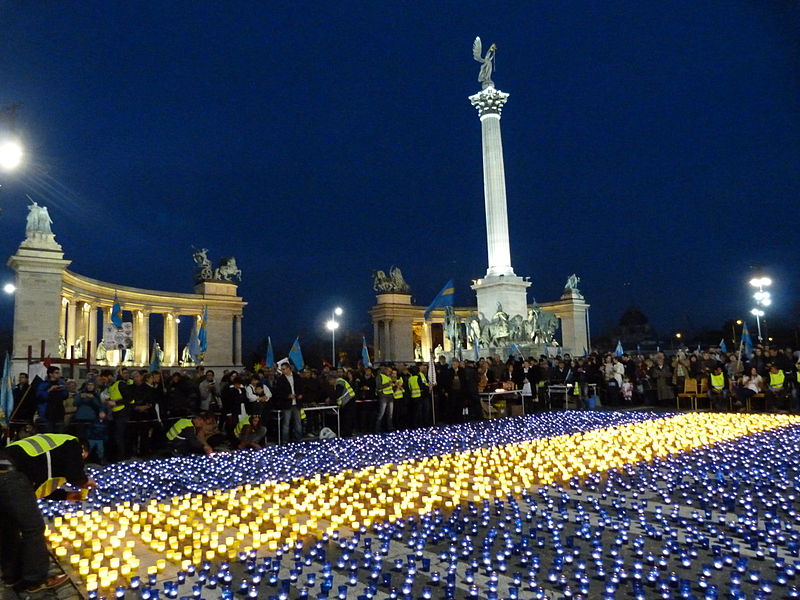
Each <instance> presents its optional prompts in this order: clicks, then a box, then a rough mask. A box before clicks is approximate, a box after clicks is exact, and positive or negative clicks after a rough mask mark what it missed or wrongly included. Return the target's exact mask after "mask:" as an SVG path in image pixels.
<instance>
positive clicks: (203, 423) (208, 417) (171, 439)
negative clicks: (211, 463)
mask: <svg viewBox="0 0 800 600" xmlns="http://www.w3.org/2000/svg"><path fill="white" fill-rule="evenodd" d="M215 431H216V417H215V416H214V415H213V414H211V413H200V414H199V415H197V416H196V417H192V418H191V419H187V418H182V419H178V420H177V421H175V423H174V424H173V425H172V427H170V428H169V430H168V431H167V435H166V437H167V445H168V446H169V447H170V449H171V450H172V453H173V454H180V455H188V454H203V453H205V454H211V453H212V452H214V449H213V448H212V447H211V445H210V444H209V443H208V438H209V437H211V435H212V434H213V433H214V432H215Z"/></svg>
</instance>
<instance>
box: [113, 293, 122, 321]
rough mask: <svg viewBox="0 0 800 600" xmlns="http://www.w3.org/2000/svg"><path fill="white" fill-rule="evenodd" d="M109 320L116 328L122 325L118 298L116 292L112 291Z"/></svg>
mask: <svg viewBox="0 0 800 600" xmlns="http://www.w3.org/2000/svg"><path fill="white" fill-rule="evenodd" d="M111 322H112V323H113V324H114V327H116V328H117V329H119V328H120V327H122V306H121V305H120V303H119V298H117V292H114V305H113V306H112V307H111Z"/></svg>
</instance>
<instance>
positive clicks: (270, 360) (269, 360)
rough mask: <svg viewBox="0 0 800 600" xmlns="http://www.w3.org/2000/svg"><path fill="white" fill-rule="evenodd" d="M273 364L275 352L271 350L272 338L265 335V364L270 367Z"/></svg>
mask: <svg viewBox="0 0 800 600" xmlns="http://www.w3.org/2000/svg"><path fill="white" fill-rule="evenodd" d="M274 366H275V352H273V351H272V338H271V337H269V336H267V364H266V367H267V368H268V369H271V368H272V367H274Z"/></svg>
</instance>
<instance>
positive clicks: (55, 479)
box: [6, 433, 97, 500]
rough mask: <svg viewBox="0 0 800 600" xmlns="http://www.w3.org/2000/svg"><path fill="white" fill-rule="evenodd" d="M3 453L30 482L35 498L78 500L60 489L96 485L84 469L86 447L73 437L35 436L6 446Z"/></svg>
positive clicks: (49, 434) (74, 494) (79, 496)
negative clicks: (64, 486)
mask: <svg viewBox="0 0 800 600" xmlns="http://www.w3.org/2000/svg"><path fill="white" fill-rule="evenodd" d="M6 454H7V455H8V457H9V459H10V460H11V462H12V463H13V464H14V468H15V469H16V470H17V471H20V472H21V473H24V474H25V476H26V477H27V478H28V479H29V480H30V482H31V484H32V485H33V489H34V493H35V494H36V497H37V498H47V499H48V500H80V499H81V493H80V492H67V491H65V490H63V489H60V488H61V486H63V485H64V484H66V483H69V484H70V485H73V486H75V487H81V488H90V487H96V486H97V484H96V483H95V482H94V481H93V480H92V479H89V477H88V476H87V475H86V471H85V470H84V467H83V461H84V460H86V458H87V457H88V456H89V447H88V445H87V444H86V443H84V442H81V441H79V440H78V438H76V437H75V436H73V435H67V434H64V433H37V434H35V435H31V436H29V437H26V438H23V439H21V440H19V441H16V442H12V443H10V444H8V446H6Z"/></svg>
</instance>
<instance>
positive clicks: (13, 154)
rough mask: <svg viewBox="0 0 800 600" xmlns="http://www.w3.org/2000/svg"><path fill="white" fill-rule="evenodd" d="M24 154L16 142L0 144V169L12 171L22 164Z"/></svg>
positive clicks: (9, 141)
mask: <svg viewBox="0 0 800 600" xmlns="http://www.w3.org/2000/svg"><path fill="white" fill-rule="evenodd" d="M24 154H25V153H24V152H23V150H22V145H21V144H20V143H19V142H17V141H16V140H5V141H2V142H0V169H2V170H3V171H13V170H14V169H16V168H17V167H19V166H20V164H22V158H23V156H24Z"/></svg>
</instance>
